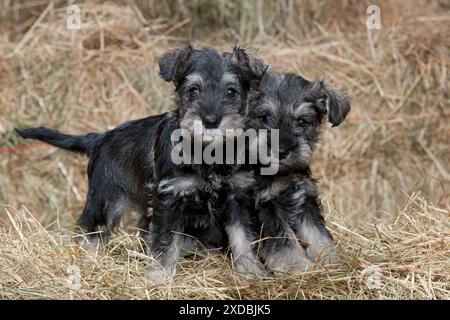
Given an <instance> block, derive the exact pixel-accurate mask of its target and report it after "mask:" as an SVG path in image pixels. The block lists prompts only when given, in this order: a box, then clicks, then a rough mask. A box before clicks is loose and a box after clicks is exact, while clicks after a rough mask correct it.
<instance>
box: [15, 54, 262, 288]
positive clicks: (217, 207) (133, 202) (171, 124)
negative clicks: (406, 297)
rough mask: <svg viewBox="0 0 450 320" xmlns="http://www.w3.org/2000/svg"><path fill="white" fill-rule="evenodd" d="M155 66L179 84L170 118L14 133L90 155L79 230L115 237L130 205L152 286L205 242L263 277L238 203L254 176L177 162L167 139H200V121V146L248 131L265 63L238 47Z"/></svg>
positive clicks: (167, 58) (246, 214)
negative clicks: (251, 97) (181, 135)
mask: <svg viewBox="0 0 450 320" xmlns="http://www.w3.org/2000/svg"><path fill="white" fill-rule="evenodd" d="M159 67H160V74H161V76H162V78H163V79H164V80H166V81H171V82H173V83H174V84H175V87H176V90H175V92H176V103H177V109H176V110H174V111H171V112H168V113H165V114H161V115H157V116H152V117H148V118H144V119H140V120H135V121H130V122H127V123H124V124H122V125H120V126H119V127H117V128H115V129H113V130H111V131H108V132H106V133H104V134H98V133H89V134H87V135H82V136H72V135H66V134H63V133H60V132H58V131H55V130H51V129H47V128H42V127H41V128H31V129H16V131H17V133H18V134H19V135H20V136H22V137H24V138H32V139H38V140H41V141H44V142H47V143H49V144H52V145H55V146H57V147H60V148H63V149H66V150H70V151H75V152H80V153H83V154H87V155H88V156H89V158H90V161H89V165H88V177H89V191H88V194H87V201H86V204H85V207H84V210H83V213H82V215H81V217H80V218H79V220H78V225H79V226H80V227H82V228H83V229H84V230H85V231H87V232H89V233H96V232H98V231H99V230H100V231H101V232H102V234H103V235H109V234H110V232H112V231H113V230H114V229H115V228H116V227H117V225H118V224H119V222H120V221H121V218H122V216H123V214H124V212H125V211H126V209H127V208H129V207H132V208H134V209H135V210H137V211H138V212H140V213H141V216H142V219H141V222H140V224H139V225H140V228H141V229H144V230H149V231H150V232H149V234H148V236H146V238H147V244H148V249H149V251H150V254H151V255H152V257H153V258H154V259H153V260H152V261H153V263H152V278H153V279H154V280H161V279H163V278H165V277H166V276H172V275H173V274H174V273H175V266H176V262H177V259H178V257H179V255H180V251H181V249H182V248H189V249H190V248H192V247H195V246H197V245H198V243H199V242H200V243H202V244H207V245H208V246H211V247H220V246H223V244H224V243H229V244H230V247H231V251H232V254H233V258H234V264H235V268H236V270H237V271H238V272H257V271H258V270H260V269H261V266H260V265H259V263H258V261H257V259H256V257H255V256H254V254H253V251H252V249H251V246H250V240H249V239H250V236H249V235H248V233H247V232H246V230H249V226H250V225H252V222H251V212H250V210H249V209H248V208H247V207H246V206H242V205H240V203H242V202H245V203H247V204H248V203H251V201H250V200H249V197H251V196H252V193H251V192H252V190H253V189H252V183H254V179H253V175H252V172H251V171H250V170H244V169H243V168H240V167H238V166H234V165H220V164H213V165H208V164H204V163H200V164H196V163H194V164H189V163H187V164H185V163H183V164H175V163H173V161H172V160H173V158H172V151H173V149H174V143H173V142H174V141H172V139H171V135H172V133H173V132H174V130H178V129H182V130H184V131H185V132H187V133H188V135H192V136H193V139H194V140H195V139H198V138H199V137H198V136H195V134H194V133H195V130H194V126H195V125H196V123H197V124H198V123H199V124H200V131H201V138H202V139H203V140H202V141H203V142H204V141H211V140H214V139H216V137H217V135H224V134H225V132H226V130H227V129H239V128H243V123H244V114H245V111H246V107H247V104H248V97H247V93H248V92H249V90H250V88H251V87H252V86H253V85H254V84H259V81H260V80H261V78H262V76H263V75H264V74H265V72H266V70H267V66H266V65H265V64H264V63H263V62H262V61H261V60H259V59H257V58H256V57H254V56H253V55H251V54H249V53H248V52H247V51H246V50H245V49H242V48H238V47H236V48H234V50H233V52H232V53H223V54H222V53H219V52H218V51H216V50H214V49H210V48H206V49H202V50H197V49H194V48H193V47H192V46H186V47H185V48H182V49H177V50H174V51H171V52H169V53H166V54H165V55H163V56H162V58H161V59H160V62H159ZM203 142H202V143H203ZM231 191H232V192H231ZM244 200H245V201H244ZM150 207H151V208H150ZM192 239H196V240H195V241H194V240H192Z"/></svg>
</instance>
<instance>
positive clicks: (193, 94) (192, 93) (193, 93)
mask: <svg viewBox="0 0 450 320" xmlns="http://www.w3.org/2000/svg"><path fill="white" fill-rule="evenodd" d="M199 94H200V89H199V88H198V87H192V88H190V89H189V95H190V96H191V98H194V97H196V96H198V95H199Z"/></svg>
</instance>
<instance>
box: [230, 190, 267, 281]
mask: <svg viewBox="0 0 450 320" xmlns="http://www.w3.org/2000/svg"><path fill="white" fill-rule="evenodd" d="M228 209H229V215H230V216H229V220H228V223H227V225H226V226H225V231H226V233H227V236H228V241H229V244H230V247H231V254H232V259H233V264H234V267H235V269H236V271H237V272H238V273H249V274H255V275H263V274H264V273H265V269H264V266H263V265H262V264H261V262H259V261H258V259H257V257H256V255H255V254H254V252H253V249H252V245H251V240H252V237H251V235H250V233H251V230H249V229H250V228H249V226H247V227H246V226H245V220H246V216H245V215H246V214H247V212H246V210H245V209H244V208H242V207H241V206H240V205H239V203H238V202H237V201H236V199H235V198H234V196H230V197H229V199H228ZM247 224H248V223H247Z"/></svg>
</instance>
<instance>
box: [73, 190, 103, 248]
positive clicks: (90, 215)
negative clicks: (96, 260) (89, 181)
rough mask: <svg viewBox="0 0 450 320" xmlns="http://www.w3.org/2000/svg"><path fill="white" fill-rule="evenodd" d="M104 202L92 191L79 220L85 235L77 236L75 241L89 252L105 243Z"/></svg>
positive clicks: (79, 225) (78, 222) (78, 223)
mask: <svg viewBox="0 0 450 320" xmlns="http://www.w3.org/2000/svg"><path fill="white" fill-rule="evenodd" d="M103 210H104V201H102V200H101V199H99V198H97V197H96V196H95V193H94V192H93V191H92V190H91V189H90V190H89V192H88V195H87V199H86V203H85V205H84V209H83V212H82V214H81V216H80V217H79V218H78V221H77V225H78V227H80V229H81V231H82V233H83V234H80V235H77V236H76V237H75V241H76V242H77V243H78V244H80V245H81V246H82V247H85V248H86V249H88V251H96V249H97V248H98V246H99V245H101V244H102V243H103V240H104V239H103V233H104V231H105V230H102V229H105V228H102V226H103V225H105V221H104V218H103Z"/></svg>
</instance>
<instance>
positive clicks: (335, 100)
mask: <svg viewBox="0 0 450 320" xmlns="http://www.w3.org/2000/svg"><path fill="white" fill-rule="evenodd" d="M312 90H313V91H316V94H317V97H318V104H319V105H320V106H322V107H323V109H324V111H326V113H327V114H328V120H329V121H330V122H331V123H332V124H333V127H336V126H338V125H340V124H341V123H342V121H344V119H345V117H346V116H347V114H348V113H349V112H350V101H349V100H348V97H347V96H346V95H344V94H343V93H342V92H341V91H339V90H337V89H334V88H332V87H330V86H329V85H328V84H326V83H325V80H324V79H322V78H320V79H318V80H316V81H315V82H314V83H313V84H312Z"/></svg>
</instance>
